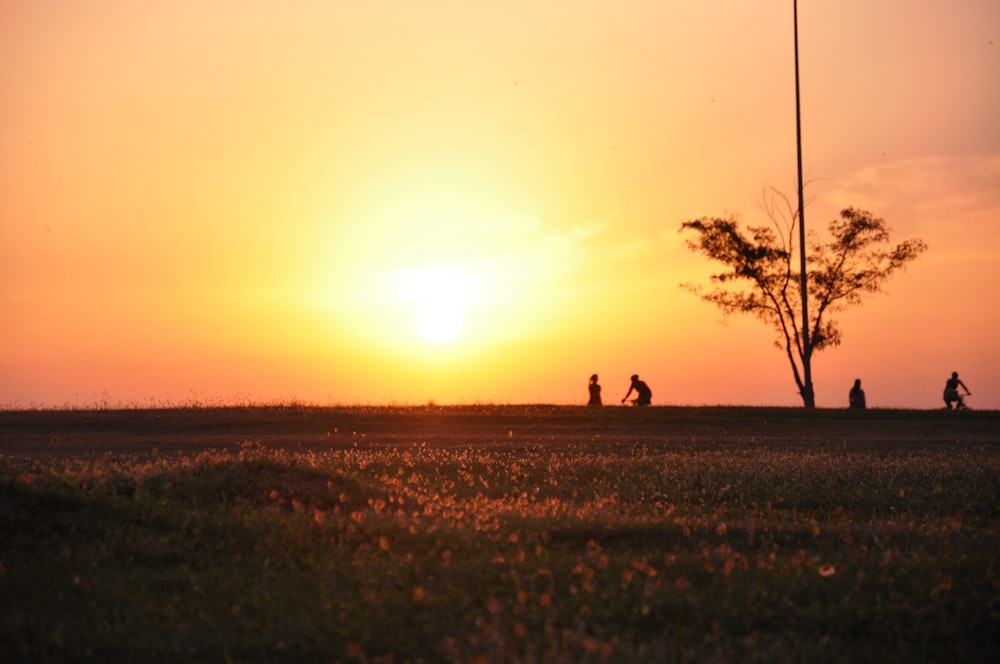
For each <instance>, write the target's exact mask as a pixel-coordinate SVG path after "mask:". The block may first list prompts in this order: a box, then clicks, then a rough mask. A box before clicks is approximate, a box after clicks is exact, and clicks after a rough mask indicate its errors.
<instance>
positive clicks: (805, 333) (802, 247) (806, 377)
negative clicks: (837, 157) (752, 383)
mask: <svg viewBox="0 0 1000 664" xmlns="http://www.w3.org/2000/svg"><path fill="white" fill-rule="evenodd" d="M792 20H793V22H794V32H795V146H796V150H797V153H798V167H799V270H800V272H801V288H802V373H803V381H804V387H803V395H802V397H803V400H804V402H805V405H806V407H812V406H814V405H815V404H814V402H813V384H812V367H811V364H812V360H811V356H812V349H811V348H810V344H809V281H808V279H807V277H806V211H805V200H804V198H803V188H804V185H803V182H802V109H801V105H800V104H799V3H798V0H792Z"/></svg>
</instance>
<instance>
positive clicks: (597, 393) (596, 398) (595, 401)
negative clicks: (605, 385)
mask: <svg viewBox="0 0 1000 664" xmlns="http://www.w3.org/2000/svg"><path fill="white" fill-rule="evenodd" d="M587 389H588V390H589V391H590V401H588V402H587V405H588V406H600V405H602V404H601V386H600V385H598V384H597V374H594V375H593V376H591V377H590V384H589V385H588V386H587Z"/></svg>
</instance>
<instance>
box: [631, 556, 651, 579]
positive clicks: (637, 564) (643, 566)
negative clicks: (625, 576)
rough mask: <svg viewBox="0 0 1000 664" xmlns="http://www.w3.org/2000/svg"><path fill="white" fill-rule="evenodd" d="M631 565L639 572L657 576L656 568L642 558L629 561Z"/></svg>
mask: <svg viewBox="0 0 1000 664" xmlns="http://www.w3.org/2000/svg"><path fill="white" fill-rule="evenodd" d="M629 567H631V568H632V569H634V570H636V571H638V572H642V573H643V574H645V575H646V576H656V568H655V567H653V566H652V565H649V564H648V563H646V562H644V561H642V560H633V561H632V562H630V563H629Z"/></svg>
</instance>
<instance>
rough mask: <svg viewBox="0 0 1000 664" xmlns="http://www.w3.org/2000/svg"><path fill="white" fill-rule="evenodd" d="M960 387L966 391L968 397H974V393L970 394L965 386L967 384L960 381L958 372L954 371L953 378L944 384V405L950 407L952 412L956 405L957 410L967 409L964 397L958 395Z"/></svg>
mask: <svg viewBox="0 0 1000 664" xmlns="http://www.w3.org/2000/svg"><path fill="white" fill-rule="evenodd" d="M960 387H961V388H962V389H963V390H965V393H966V394H967V395H970V396H971V395H972V392H970V391H969V388H967V387H966V386H965V383H963V382H962V381H960V380H959V379H958V372H957V371H952V372H951V378H949V379H948V380H947V382H945V384H944V405H945V406H947V407H948V410H951V408H952V404H955V409H956V410H961V409H962V408H965V402H964V401H962V395H961V394H959V393H958V388H960Z"/></svg>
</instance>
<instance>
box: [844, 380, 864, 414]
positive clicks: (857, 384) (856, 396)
mask: <svg viewBox="0 0 1000 664" xmlns="http://www.w3.org/2000/svg"><path fill="white" fill-rule="evenodd" d="M847 401H848V403H850V404H851V408H867V407H868V404H867V403H865V391H864V390H862V389H861V379H860V378H856V379H855V380H854V387H852V388H851V393H850V394H848V395H847Z"/></svg>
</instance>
